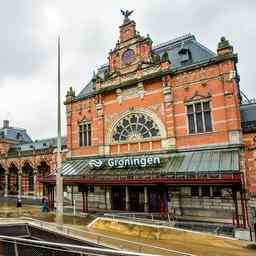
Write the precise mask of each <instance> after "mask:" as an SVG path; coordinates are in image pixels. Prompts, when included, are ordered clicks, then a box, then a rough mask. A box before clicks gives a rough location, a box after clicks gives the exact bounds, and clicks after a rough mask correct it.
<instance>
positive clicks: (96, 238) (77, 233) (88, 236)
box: [8, 217, 193, 256]
mask: <svg viewBox="0 0 256 256" xmlns="http://www.w3.org/2000/svg"><path fill="white" fill-rule="evenodd" d="M8 220H10V219H9V218H8ZM13 220H14V221H15V220H17V219H13ZM20 220H21V221H22V220H24V221H26V223H27V224H29V225H35V226H36V227H40V228H41V229H47V230H49V231H53V232H56V233H60V234H62V235H63V233H64V234H66V235H68V236H72V237H74V238H77V239H81V238H82V239H83V240H86V241H88V242H92V243H95V244H97V245H101V246H107V247H111V248H114V249H117V250H124V249H125V247H124V246H123V244H125V245H129V246H132V247H133V248H134V247H135V250H136V251H138V252H139V253H140V252H142V248H143V249H145V248H149V249H151V250H152V249H157V250H160V251H165V252H169V253H171V255H177V256H193V255H192V254H190V253H184V252H180V251H176V250H171V249H168V248H165V247H159V246H154V245H151V244H145V243H141V242H137V241H136V242H135V241H131V240H127V239H122V238H117V237H112V236H108V235H103V234H99V233H97V232H92V231H89V230H81V229H76V228H73V227H68V226H64V225H62V226H60V225H57V224H55V223H49V222H46V221H42V220H37V219H33V218H29V217H21V218H20ZM23 223H24V222H23ZM82 235H83V236H82ZM106 241H107V242H106ZM109 241H113V242H116V243H117V244H118V246H112V245H111V246H110V245H109ZM122 243H123V244H122Z"/></svg>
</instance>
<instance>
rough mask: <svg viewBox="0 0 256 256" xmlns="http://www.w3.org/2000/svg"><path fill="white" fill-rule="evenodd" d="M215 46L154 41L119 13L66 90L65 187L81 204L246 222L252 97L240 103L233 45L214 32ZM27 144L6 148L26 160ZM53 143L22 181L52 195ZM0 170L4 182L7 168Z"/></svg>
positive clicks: (254, 174)
mask: <svg viewBox="0 0 256 256" xmlns="http://www.w3.org/2000/svg"><path fill="white" fill-rule="evenodd" d="M216 48H217V50H216V52H214V51H211V50H209V49H208V48H207V47H206V46H204V45H202V44H201V43H200V42H198V41H197V39H196V38H195V36H194V35H191V34H187V35H184V36H181V37H179V38H175V39H173V40H170V41H167V42H165V43H161V44H158V45H154V44H153V41H152V39H151V37H150V36H149V35H147V36H142V35H141V34H140V33H139V32H138V31H137V29H136V23H135V21H133V20H131V19H130V18H129V16H125V18H124V20H123V23H122V24H121V25H120V27H119V38H118V40H117V42H116V44H115V45H114V47H113V49H112V50H111V51H110V52H109V55H108V60H107V64H105V65H102V66H101V67H99V68H98V69H97V71H96V72H94V74H93V76H92V78H91V80H90V81H89V82H88V84H87V85H86V86H85V87H84V88H83V90H82V91H81V92H79V93H78V94H77V93H76V92H75V90H74V89H73V88H70V90H69V91H68V92H67V96H66V101H65V105H66V118H67V137H66V140H65V143H63V147H64V148H65V151H64V153H63V159H64V160H65V161H64V162H63V164H62V175H63V178H64V186H65V191H66V193H67V194H71V195H72V196H73V194H75V193H80V194H81V195H82V197H81V200H82V204H83V210H84V211H88V210H90V209H94V210H95V209H100V210H116V211H133V212H137V211H138V212H161V213H168V212H169V213H172V214H174V215H187V216H195V217H207V218H215V219H219V218H223V219H228V220H233V223H234V224H235V225H237V226H241V227H247V226H248V223H249V222H250V216H251V212H250V211H251V209H252V208H253V205H254V203H253V202H254V201H253V195H255V194H254V193H256V168H255V154H256V153H255V149H256V139H255V138H256V137H255V136H256V134H255V133H256V104H255V103H252V102H248V103H247V104H242V96H241V93H240V86H239V80H240V79H239V74H238V71H237V67H236V65H237V61H238V56H237V54H236V53H234V50H233V46H232V45H231V44H230V42H229V41H228V40H227V39H226V38H225V37H222V38H221V39H220V41H219V42H218V43H217V44H216ZM104 62H105V61H103V63H104ZM25 142H26V143H25V144H24V143H23V144H24V145H23V146H21V147H20V146H17V145H13V146H12V147H11V148H12V150H13V148H17V147H19V149H20V150H19V151H18V150H16V152H20V153H16V154H17V155H16V156H15V159H21V160H22V159H23V160H24V163H23V162H22V164H20V165H19V166H23V165H24V164H26V163H27V162H26V156H25V155H22V152H24V150H22V149H23V147H25V145H30V144H33V143H35V142H30V141H25ZM43 143H46V142H42V145H41V147H43ZM48 144H49V143H48ZM48 144H47V145H48ZM64 144H65V145H64ZM51 145H52V146H50V144H49V145H48V146H45V149H44V150H45V151H44V152H43V151H42V149H41V148H40V149H38V151H36V152H38V157H37V159H38V161H37V162H36V164H34V165H33V164H31V165H33V166H35V168H34V169H33V168H32V169H31V172H32V173H36V174H37V173H38V171H39V169H40V168H41V167H40V168H39V169H38V166H40V165H41V163H42V162H43V159H45V158H47V157H46V156H48V162H46V163H48V164H47V166H48V167H47V168H48V172H46V171H45V172H44V173H45V175H40V177H36V178H35V180H34V181H33V182H32V178H31V182H30V183H29V181H28V184H31V185H30V186H31V188H32V184H34V185H33V186H36V185H35V184H39V183H40V184H44V188H45V190H44V193H47V194H48V195H49V198H50V200H51V201H52V202H54V199H55V182H56V180H55V173H54V171H55V162H56V161H55V160H56V157H55V153H54V147H55V146H54V145H53V144H51ZM40 150H41V151H40ZM14 151H15V150H14ZM30 152H32V153H30V156H35V155H37V153H33V150H31V151H30ZM39 152H41V153H40V157H41V158H40V157H39ZM46 152H48V153H46ZM10 154H11V151H10V150H9V151H8V150H7V151H6V152H5V154H2V158H1V159H0V164H1V168H2V172H1V173H4V171H6V170H8V171H6V173H7V174H6V175H9V173H10V172H11V171H10V170H11V168H14V167H15V166H14V167H12V165H11V164H13V163H14V162H15V161H14V160H10V159H11V157H10V156H11V155H10ZM33 154H34V155H33ZM12 159H13V158H12ZM6 163H8V164H6ZM28 163H29V162H28ZM15 168H17V167H15ZM19 168H21V169H22V167H19ZM19 168H17V169H19ZM25 169H26V168H24V170H25ZM35 169H36V170H37V171H33V170H35ZM41 169H43V167H42V168H41ZM41 169H40V170H41ZM1 177H2V179H1V181H2V184H4V182H5V184H7V183H6V182H8V179H9V178H8V177H9V176H7V178H6V179H4V178H3V176H1ZM15 177H16V176H15ZM22 177H23V176H22ZM10 182H11V181H10ZM16 183H18V182H16ZM40 186H41V185H40ZM5 187H7V186H5ZM33 190H34V191H37V188H36V187H34V188H33ZM41 191H43V190H42V189H41ZM6 193H7V192H6ZM20 193H22V192H20ZM38 195H41V194H40V193H39V194H38ZM248 201H250V202H248Z"/></svg>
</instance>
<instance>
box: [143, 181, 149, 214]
mask: <svg viewBox="0 0 256 256" xmlns="http://www.w3.org/2000/svg"><path fill="white" fill-rule="evenodd" d="M148 210H149V209H148V187H146V186H145V187H144V212H148Z"/></svg>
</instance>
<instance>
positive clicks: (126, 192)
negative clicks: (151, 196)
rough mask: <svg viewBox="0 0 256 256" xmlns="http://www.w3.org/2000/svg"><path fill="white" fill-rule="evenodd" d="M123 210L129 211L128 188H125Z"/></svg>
mask: <svg viewBox="0 0 256 256" xmlns="http://www.w3.org/2000/svg"><path fill="white" fill-rule="evenodd" d="M125 210H126V211H129V210H130V196H129V188H128V186H125Z"/></svg>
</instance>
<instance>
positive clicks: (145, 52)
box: [108, 10, 152, 75]
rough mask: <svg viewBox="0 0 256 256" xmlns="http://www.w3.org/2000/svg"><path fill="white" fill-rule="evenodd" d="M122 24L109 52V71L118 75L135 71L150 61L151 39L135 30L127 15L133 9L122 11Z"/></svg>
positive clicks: (134, 24)
mask: <svg viewBox="0 0 256 256" xmlns="http://www.w3.org/2000/svg"><path fill="white" fill-rule="evenodd" d="M121 12H122V14H123V15H124V20H123V24H122V25H121V26H120V27H119V40H118V41H117V43H116V46H115V48H114V49H113V50H111V51H110V53H109V57H108V59H109V72H110V74H111V73H118V74H120V75H122V74H127V73H130V72H134V71H136V70H137V69H138V68H140V67H141V66H142V65H143V64H149V63H150V62H151V51H152V40H151V39H150V37H149V36H147V37H143V36H141V35H140V34H139V32H138V31H136V23H135V22H134V21H133V20H130V18H129V16H130V15H131V13H132V12H133V11H122V10H121Z"/></svg>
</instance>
